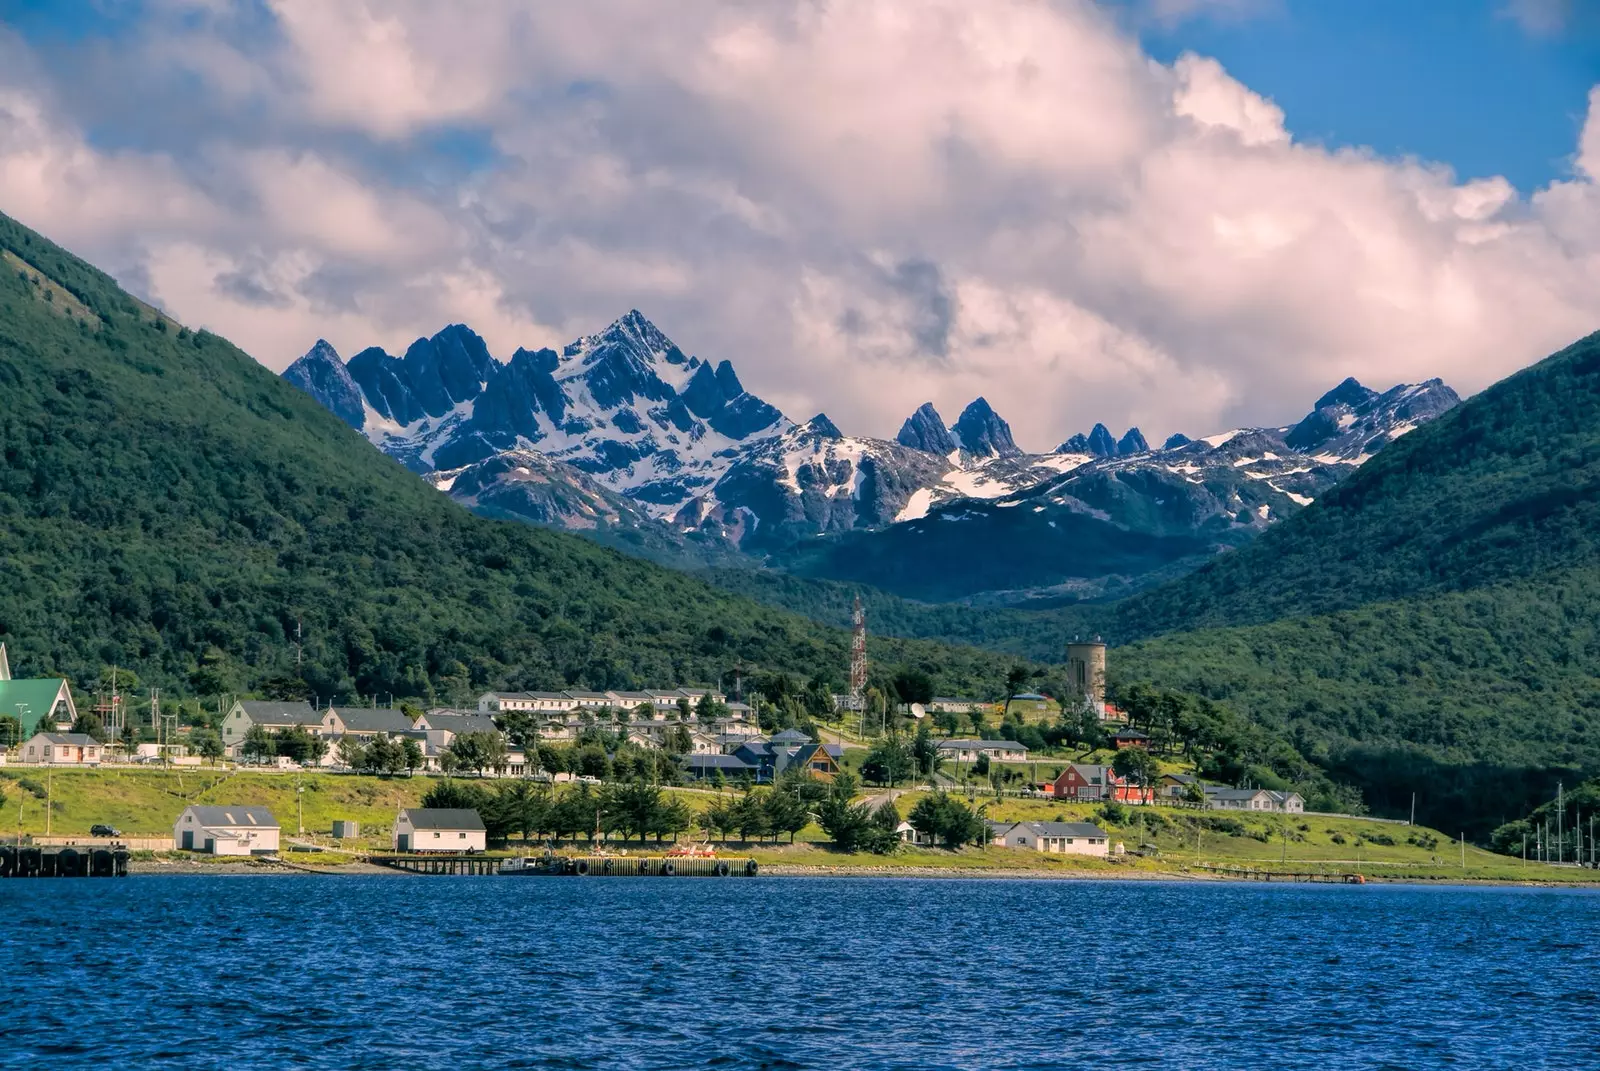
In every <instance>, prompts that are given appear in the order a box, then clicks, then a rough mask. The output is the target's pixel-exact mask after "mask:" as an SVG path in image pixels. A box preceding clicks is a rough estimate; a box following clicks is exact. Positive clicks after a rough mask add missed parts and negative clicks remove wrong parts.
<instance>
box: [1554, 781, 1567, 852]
mask: <svg viewBox="0 0 1600 1071" xmlns="http://www.w3.org/2000/svg"><path fill="white" fill-rule="evenodd" d="M1566 809H1567V805H1566V798H1565V797H1564V796H1563V795H1562V792H1561V782H1560V781H1557V782H1556V863H1557V864H1558V865H1559V864H1561V863H1564V862H1566V860H1567V853H1566V851H1565V848H1566V845H1565V844H1563V843H1562V842H1563V841H1564V840H1565V839H1566V824H1565V823H1564V822H1563V821H1562V819H1564V818H1565V817H1566V815H1565V814H1564V813H1563V812H1564V811H1565V810H1566Z"/></svg>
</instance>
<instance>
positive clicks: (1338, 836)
mask: <svg viewBox="0 0 1600 1071" xmlns="http://www.w3.org/2000/svg"><path fill="white" fill-rule="evenodd" d="M1328 839H1329V840H1331V841H1333V843H1335V844H1343V843H1344V834H1343V833H1338V832H1336V833H1334V835H1333V836H1331V837H1329V838H1328Z"/></svg>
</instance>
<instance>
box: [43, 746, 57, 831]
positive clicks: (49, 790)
mask: <svg viewBox="0 0 1600 1071" xmlns="http://www.w3.org/2000/svg"><path fill="white" fill-rule="evenodd" d="M54 774H55V765H54V764H53V763H52V764H51V765H50V766H47V767H45V771H44V835H45V836H47V837H48V836H49V835H50V812H51V811H52V810H53V809H54V808H55V787H56V783H55V778H54V776H53V775H54Z"/></svg>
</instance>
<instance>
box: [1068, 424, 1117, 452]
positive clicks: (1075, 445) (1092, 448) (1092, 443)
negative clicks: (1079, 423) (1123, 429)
mask: <svg viewBox="0 0 1600 1071" xmlns="http://www.w3.org/2000/svg"><path fill="white" fill-rule="evenodd" d="M1056 453H1058V454H1092V455H1093V456H1095V457H1116V456H1117V440H1116V439H1114V438H1112V437H1111V429H1110V428H1108V427H1106V426H1105V425H1104V424H1096V425H1095V426H1094V429H1093V430H1092V431H1090V432H1089V434H1087V435H1084V434H1083V433H1082V432H1079V433H1078V434H1077V435H1074V436H1073V437H1072V438H1070V439H1068V440H1067V441H1066V442H1064V443H1062V444H1061V445H1060V446H1058V447H1056Z"/></svg>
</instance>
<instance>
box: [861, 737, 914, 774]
mask: <svg viewBox="0 0 1600 1071" xmlns="http://www.w3.org/2000/svg"><path fill="white" fill-rule="evenodd" d="M915 765H916V763H915V760H914V759H913V758H912V756H911V750H910V749H909V748H907V747H906V745H905V744H904V743H902V742H901V740H900V738H899V737H894V736H891V737H889V738H887V739H884V740H880V741H878V743H877V744H875V745H873V748H872V750H871V751H869V752H868V753H867V757H866V759H865V760H864V761H863V762H862V763H861V774H862V776H863V777H865V778H866V779H867V780H869V781H876V782H877V783H878V784H880V785H891V786H892V785H897V784H899V783H900V782H901V781H904V780H905V779H906V778H908V777H910V776H911V772H912V770H913V769H914V768H915Z"/></svg>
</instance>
